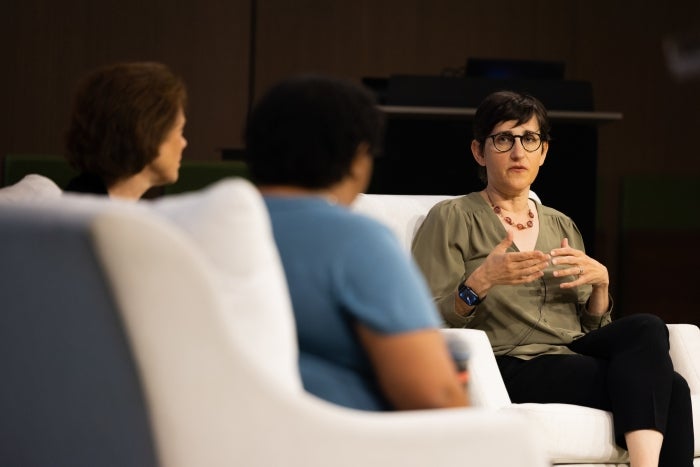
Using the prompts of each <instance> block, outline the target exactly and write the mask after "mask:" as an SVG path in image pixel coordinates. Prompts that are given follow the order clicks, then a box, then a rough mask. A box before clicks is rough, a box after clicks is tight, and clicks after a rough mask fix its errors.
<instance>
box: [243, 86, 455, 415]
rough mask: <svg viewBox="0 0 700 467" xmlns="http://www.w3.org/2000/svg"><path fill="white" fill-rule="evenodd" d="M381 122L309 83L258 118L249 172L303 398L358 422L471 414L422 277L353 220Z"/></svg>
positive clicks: (362, 95)
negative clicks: (268, 227) (451, 410)
mask: <svg viewBox="0 0 700 467" xmlns="http://www.w3.org/2000/svg"><path fill="white" fill-rule="evenodd" d="M382 131H383V119H382V115H381V113H380V111H379V110H378V109H377V107H376V102H375V101H374V98H373V97H372V95H371V94H369V93H368V92H367V91H366V90H365V89H363V88H361V87H359V86H357V85H355V84H352V83H350V82H345V81H341V80H338V79H333V78H329V77H323V76H312V75H304V76H297V77H293V78H291V79H287V80H285V81H283V82H281V83H279V84H278V85H276V86H274V87H273V88H272V89H271V90H270V91H269V92H268V93H267V94H266V95H265V96H264V97H263V98H262V99H261V100H260V101H259V103H258V104H257V105H256V107H255V108H254V109H253V111H252V112H251V115H250V117H249V120H248V124H247V127H246V132H245V139H246V153H247V162H248V164H249V169H250V174H251V177H252V178H253V181H254V182H255V183H256V184H257V186H258V187H259V188H260V190H261V192H262V193H263V195H264V198H265V202H266V204H267V207H268V209H269V213H270V217H271V221H272V227H273V232H274V236H275V240H276V242H277V246H278V248H279V251H280V255H281V258H282V263H283V266H284V269H285V273H286V276H287V281H288V284H289V290H290V294H291V298H292V305H293V307H294V314H295V319H296V325H297V332H298V340H299V349H300V357H299V365H300V371H301V376H302V381H303V384H304V387H305V388H306V390H307V391H309V392H310V393H312V394H315V395H317V396H318V397H321V398H323V399H326V400H328V401H331V402H334V403H337V404H340V405H343V406H346V407H351V408H356V409H362V410H402V409H424V408H438V407H456V406H466V405H467V404H468V401H467V394H466V391H465V390H464V387H463V386H462V385H461V384H460V383H459V381H458V378H457V373H456V370H455V365H454V362H453V361H452V359H451V357H450V354H449V351H448V348H447V345H446V343H445V341H444V339H443V337H442V335H441V334H440V332H439V329H438V328H439V326H440V323H441V320H440V318H439V314H438V312H437V310H436V308H435V305H434V303H433V301H432V297H431V295H430V292H429V290H428V287H427V285H426V284H425V282H424V280H423V277H422V276H421V273H420V272H419V270H418V268H417V267H416V266H415V264H414V263H413V262H412V259H411V258H410V255H408V254H406V252H404V251H403V250H402V249H401V247H400V246H399V244H398V240H397V239H396V238H395V237H393V234H392V233H391V232H390V231H389V230H388V228H386V227H385V226H383V225H381V224H379V223H378V222H376V221H374V220H372V219H369V218H367V217H364V216H361V215H359V214H357V213H353V212H351V211H350V210H349V209H347V206H349V205H350V204H351V203H352V202H353V201H354V199H355V197H356V196H357V195H358V194H359V193H361V192H363V191H364V190H365V189H366V188H367V186H368V184H369V180H370V176H371V172H372V166H373V155H374V154H375V153H376V152H377V151H378V150H379V147H380V145H381V134H382Z"/></svg>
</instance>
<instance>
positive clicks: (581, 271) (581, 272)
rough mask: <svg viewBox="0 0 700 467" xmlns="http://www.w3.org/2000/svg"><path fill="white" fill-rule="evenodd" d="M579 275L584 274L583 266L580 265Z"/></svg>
mask: <svg viewBox="0 0 700 467" xmlns="http://www.w3.org/2000/svg"><path fill="white" fill-rule="evenodd" d="M578 275H579V276H582V275H583V268H582V267H581V266H579V267H578Z"/></svg>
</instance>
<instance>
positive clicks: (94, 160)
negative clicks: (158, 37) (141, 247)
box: [64, 62, 187, 200]
mask: <svg viewBox="0 0 700 467" xmlns="http://www.w3.org/2000/svg"><path fill="white" fill-rule="evenodd" d="M186 101H187V93H186V89H185V84H184V83H183V81H182V80H181V79H180V78H179V77H177V76H175V75H174V74H173V73H172V71H170V70H169V69H168V68H167V67H166V66H165V65H163V64H160V63H153V62H133V63H118V64H114V65H109V66H106V67H103V68H100V69H97V70H94V71H93V72H91V73H89V74H88V75H87V76H86V77H85V78H84V79H83V80H82V81H81V82H80V84H79V86H78V89H77V92H76V94H75V100H74V104H73V111H72V114H71V117H70V124H69V128H68V131H67V133H66V154H65V157H66V159H67V160H68V162H69V163H70V164H71V166H72V167H73V168H75V169H76V170H77V171H78V172H79V175H78V176H77V177H75V178H74V179H72V180H71V181H69V183H68V184H67V185H66V186H65V187H64V189H65V190H66V191H75V192H82V193H97V194H104V195H109V196H110V197H119V198H125V199H133V200H136V199H139V198H141V197H142V196H143V194H144V193H146V191H148V190H149V189H150V188H152V187H157V186H162V185H166V184H171V183H174V182H176V181H177V178H178V174H179V170H180V161H181V159H182V151H183V150H184V149H185V146H187V140H185V138H184V136H183V129H184V126H185V106H186Z"/></svg>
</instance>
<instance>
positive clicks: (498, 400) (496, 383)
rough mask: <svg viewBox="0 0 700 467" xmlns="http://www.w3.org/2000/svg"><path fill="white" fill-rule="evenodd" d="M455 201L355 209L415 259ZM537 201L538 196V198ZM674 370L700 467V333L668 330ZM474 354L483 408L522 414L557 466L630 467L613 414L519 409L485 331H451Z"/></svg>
mask: <svg viewBox="0 0 700 467" xmlns="http://www.w3.org/2000/svg"><path fill="white" fill-rule="evenodd" d="M446 198H450V196H437V195H376V194H362V195H360V197H359V198H358V199H357V201H356V202H355V204H354V206H353V209H354V210H355V211H357V212H361V213H363V214H366V215H368V216H370V217H374V218H375V219H377V220H379V221H381V222H383V223H385V224H386V225H387V226H389V228H391V229H392V230H393V231H394V232H395V233H396V235H397V236H398V238H399V240H400V242H401V243H402V244H403V246H404V247H405V248H406V250H407V252H409V254H410V247H411V241H412V239H413V235H414V234H415V232H416V230H417V229H418V227H419V226H420V224H421V222H423V219H425V216H426V214H427V213H428V211H429V210H430V208H431V207H432V206H433V205H434V204H435V203H436V202H438V201H440V200H443V199H446ZM535 198H536V197H535ZM668 328H669V332H670V341H671V358H672V360H673V364H674V367H675V369H676V371H678V372H679V373H680V374H681V375H683V376H684V377H685V379H686V380H687V381H688V384H689V386H690V391H691V394H692V403H693V422H694V426H695V461H694V465H695V466H696V467H700V329H699V328H698V327H697V326H694V325H689V324H670V325H668ZM443 332H446V333H449V334H451V335H452V337H454V338H460V339H464V340H465V341H466V342H467V343H468V345H469V347H470V349H471V359H470V364H469V365H470V373H471V378H470V392H471V400H472V403H474V404H475V405H476V406H477V407H485V408H491V409H497V410H500V411H507V412H518V413H520V414H523V415H524V416H526V418H527V419H528V420H529V429H530V431H531V432H532V433H534V434H535V435H536V436H537V437H538V440H539V442H541V443H542V444H543V445H544V446H545V449H546V451H547V454H548V456H549V458H550V460H551V461H552V462H553V463H554V464H566V465H572V466H578V467H582V466H596V467H604V466H605V467H612V466H626V465H629V458H628V455H627V452H626V451H625V450H623V449H620V448H619V447H618V446H617V445H616V444H615V442H614V435H613V433H614V432H613V424H612V416H611V414H610V413H608V412H605V411H602V410H597V409H591V408H587V407H581V406H576V405H568V404H513V403H511V401H510V398H509V397H508V392H507V390H506V388H505V385H504V383H503V379H502V378H501V375H500V372H499V370H498V366H497V364H496V360H495V357H494V355H493V352H492V350H491V345H490V343H489V341H488V338H487V337H486V334H485V333H484V332H482V331H477V330H470V329H445V330H444V331H443Z"/></svg>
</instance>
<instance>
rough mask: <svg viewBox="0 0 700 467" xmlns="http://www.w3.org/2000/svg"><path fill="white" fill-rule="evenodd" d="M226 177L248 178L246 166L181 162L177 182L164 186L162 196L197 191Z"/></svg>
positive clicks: (218, 162) (223, 163)
mask: <svg viewBox="0 0 700 467" xmlns="http://www.w3.org/2000/svg"><path fill="white" fill-rule="evenodd" d="M227 177H243V178H248V166H247V165H246V163H245V162H243V161H182V165H181V166H180V174H179V178H178V180H177V182H175V183H173V184H172V185H167V186H164V187H163V194H165V195H170V194H175V193H182V192H185V191H193V190H199V189H201V188H204V187H206V186H208V185H211V184H212V183H214V182H216V181H219V180H221V179H222V178H227Z"/></svg>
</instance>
